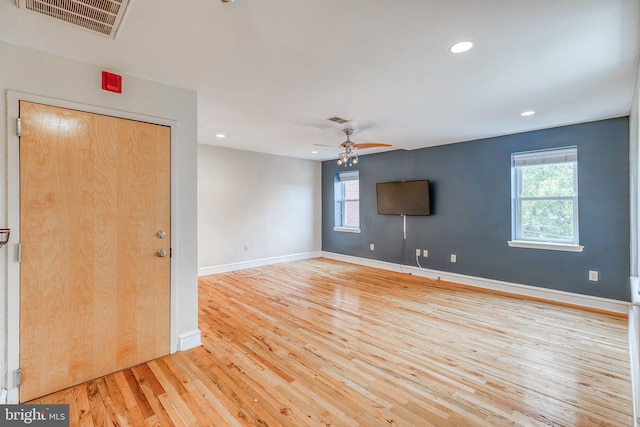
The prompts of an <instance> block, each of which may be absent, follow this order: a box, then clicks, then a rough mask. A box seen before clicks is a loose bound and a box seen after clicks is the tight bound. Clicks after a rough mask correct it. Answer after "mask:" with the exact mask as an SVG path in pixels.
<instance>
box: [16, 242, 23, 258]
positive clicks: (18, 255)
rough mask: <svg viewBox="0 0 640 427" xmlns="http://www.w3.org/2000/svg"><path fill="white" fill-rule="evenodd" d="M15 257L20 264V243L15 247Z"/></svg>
mask: <svg viewBox="0 0 640 427" xmlns="http://www.w3.org/2000/svg"><path fill="white" fill-rule="evenodd" d="M16 257H17V258H18V262H22V243H18V244H17V245H16Z"/></svg>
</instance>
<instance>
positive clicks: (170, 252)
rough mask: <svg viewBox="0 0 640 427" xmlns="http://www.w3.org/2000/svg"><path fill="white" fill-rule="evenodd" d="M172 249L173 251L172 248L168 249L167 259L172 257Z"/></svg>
mask: <svg viewBox="0 0 640 427" xmlns="http://www.w3.org/2000/svg"><path fill="white" fill-rule="evenodd" d="M172 249H173V248H169V258H171V257H172V256H173V251H172Z"/></svg>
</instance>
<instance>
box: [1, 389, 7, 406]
mask: <svg viewBox="0 0 640 427" xmlns="http://www.w3.org/2000/svg"><path fill="white" fill-rule="evenodd" d="M6 404H7V389H6V388H3V389H2V390H0V405H6Z"/></svg>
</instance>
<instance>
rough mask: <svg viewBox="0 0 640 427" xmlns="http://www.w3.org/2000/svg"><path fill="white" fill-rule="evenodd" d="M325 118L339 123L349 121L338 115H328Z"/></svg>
mask: <svg viewBox="0 0 640 427" xmlns="http://www.w3.org/2000/svg"><path fill="white" fill-rule="evenodd" d="M327 120H329V121H332V122H335V123H340V124H341V125H343V124H345V123H348V122H349V120H347V119H343V118H342V117H338V116H333V117H329V118H328V119H327Z"/></svg>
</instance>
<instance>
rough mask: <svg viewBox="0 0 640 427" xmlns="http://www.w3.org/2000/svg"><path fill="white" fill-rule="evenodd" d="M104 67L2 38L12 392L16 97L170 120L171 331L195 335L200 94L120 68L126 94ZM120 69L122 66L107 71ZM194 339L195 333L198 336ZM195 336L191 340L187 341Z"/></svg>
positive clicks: (6, 376)
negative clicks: (110, 84) (104, 85)
mask: <svg viewBox="0 0 640 427" xmlns="http://www.w3.org/2000/svg"><path fill="white" fill-rule="evenodd" d="M102 70H104V68H101V67H98V66H93V65H89V64H84V63H79V62H76V61H72V60H68V59H65V58H61V57H57V56H54V55H51V54H48V53H45V52H40V51H35V50H32V49H27V48H24V47H19V46H16V45H11V44H7V43H4V42H0V96H1V99H0V228H3V227H7V226H8V227H10V228H11V229H12V236H11V241H10V244H9V245H7V246H5V247H3V248H2V249H0V288H1V289H2V298H1V301H2V302H1V303H0V345H1V346H2V349H1V351H0V366H1V367H2V369H3V372H2V375H0V387H7V388H8V389H9V400H10V401H11V399H12V398H13V399H15V398H16V397H17V389H15V387H14V385H13V375H12V371H13V369H15V368H16V367H17V363H18V361H17V358H16V355H17V345H18V330H17V320H18V319H19V317H18V314H17V308H16V307H15V306H14V304H13V302H15V299H16V298H18V295H19V286H18V283H17V278H18V274H19V264H18V263H17V261H16V257H15V247H16V246H15V245H16V243H17V242H18V239H19V222H18V218H17V216H18V213H19V209H18V206H17V202H16V201H17V200H19V199H18V166H17V164H15V163H16V162H15V161H14V160H15V159H16V156H17V154H16V153H17V151H16V150H17V144H18V138H17V137H16V136H15V117H16V115H17V99H38V100H41V101H42V102H47V103H52V104H53V105H61V106H67V105H72V106H75V107H77V108H81V109H84V110H86V111H93V112H101V113H105V114H111V115H115V116H120V117H125V118H136V119H145V120H147V121H149V122H153V123H163V124H167V123H169V124H171V125H172V134H171V138H172V184H171V185H172V190H171V193H172V240H173V241H172V248H173V258H172V260H171V262H172V263H171V266H172V273H171V274H172V318H171V320H172V325H171V328H172V336H171V350H172V351H175V350H176V349H177V348H178V346H179V344H180V343H181V341H180V340H179V338H178V336H179V335H183V336H185V335H189V334H191V335H190V336H191V337H193V336H194V334H195V335H196V336H197V329H198V318H197V313H198V310H197V290H198V288H197V261H196V259H197V228H196V203H197V191H196V187H197V185H196V184H197V181H196V179H197V174H196V167H197V160H196V158H197V135H196V130H197V123H196V118H197V94H196V93H195V92H192V91H188V90H184V89H180V88H176V87H171V86H167V85H163V84H160V83H156V82H151V81H147V80H143V79H140V78H136V77H132V76H127V75H123V93H122V94H115V93H111V92H105V91H103V90H102V89H101V71H102ZM107 71H113V72H117V73H119V74H124V72H125V71H126V70H107ZM197 340H198V341H199V336H197ZM191 342H193V341H191Z"/></svg>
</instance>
